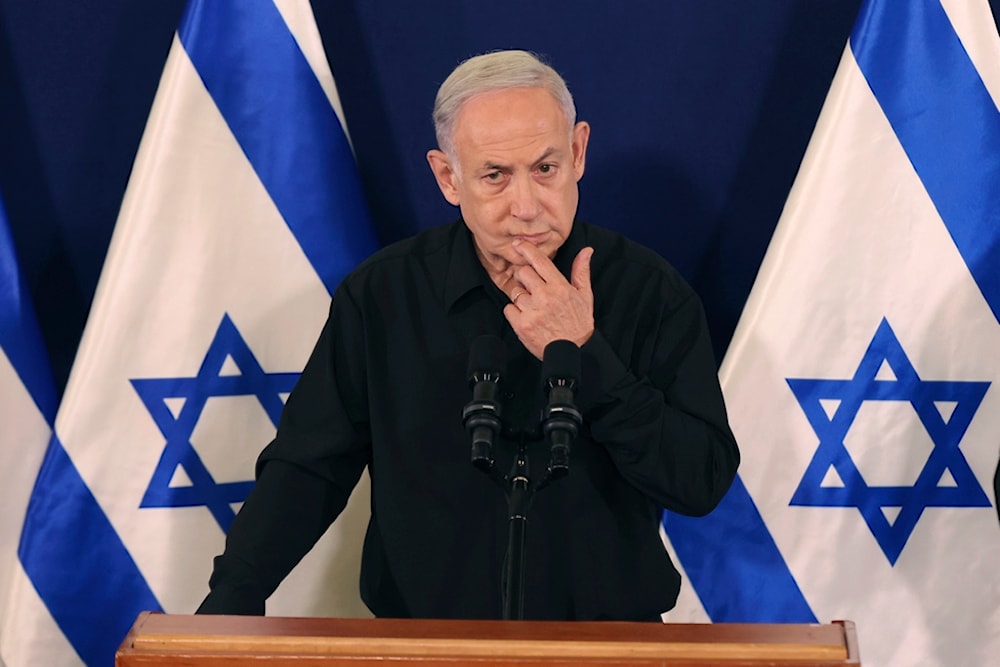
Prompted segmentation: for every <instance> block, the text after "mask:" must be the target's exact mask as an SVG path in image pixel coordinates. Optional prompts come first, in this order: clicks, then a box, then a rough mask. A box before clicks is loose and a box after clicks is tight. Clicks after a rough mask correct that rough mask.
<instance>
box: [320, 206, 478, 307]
mask: <svg viewBox="0 0 1000 667" xmlns="http://www.w3.org/2000/svg"><path fill="white" fill-rule="evenodd" d="M460 225H461V222H453V223H449V224H445V225H439V226H437V227H430V228H428V229H425V230H423V231H421V232H418V233H417V234H415V235H414V236H411V237H409V238H406V239H403V240H400V241H396V242H395V243H391V244H389V245H387V246H385V247H383V248H382V249H380V250H378V251H376V252H375V253H373V254H372V255H370V256H369V257H368V258H367V259H366V260H364V261H363V262H361V263H360V264H359V265H358V266H357V267H356V268H355V269H354V270H353V271H351V273H349V274H348V275H347V277H345V278H344V280H343V282H342V283H341V287H340V289H348V290H351V291H353V290H355V289H359V288H362V287H363V286H364V285H365V284H367V283H370V282H371V281H379V282H381V281H384V280H387V279H388V280H391V279H405V278H406V277H407V276H408V275H409V274H411V273H412V271H413V270H419V269H420V268H422V267H423V268H428V267H429V268H431V269H435V268H440V267H442V266H446V265H447V261H446V258H447V257H448V255H449V253H450V252H451V247H452V243H453V241H454V237H455V234H456V233H458V231H459V230H460Z"/></svg>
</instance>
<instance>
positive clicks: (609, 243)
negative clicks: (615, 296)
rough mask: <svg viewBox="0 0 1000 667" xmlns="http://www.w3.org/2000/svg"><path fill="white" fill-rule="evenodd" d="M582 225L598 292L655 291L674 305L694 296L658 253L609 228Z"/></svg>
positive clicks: (677, 273) (681, 277)
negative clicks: (590, 252)
mask: <svg viewBox="0 0 1000 667" xmlns="http://www.w3.org/2000/svg"><path fill="white" fill-rule="evenodd" d="M579 224H582V231H583V232H584V234H583V240H584V243H585V244H586V245H589V246H591V247H592V248H594V257H593V259H592V260H591V280H592V281H593V284H594V287H595V290H596V289H598V287H600V288H601V289H602V291H609V290H610V291H614V292H615V293H619V294H621V293H627V292H628V291H633V290H635V291H637V292H641V293H645V294H649V292H650V290H651V288H653V291H655V292H657V293H658V294H659V295H660V297H661V298H666V299H667V300H668V301H670V302H674V303H678V302H680V301H685V300H687V299H689V298H691V297H692V296H695V294H694V290H693V289H692V288H691V286H690V284H688V282H687V281H686V280H685V279H684V277H683V276H682V275H681V274H680V272H679V271H677V269H676V268H674V266H673V265H672V264H671V263H670V262H669V261H667V260H666V259H665V258H664V257H663V256H662V255H660V254H659V253H658V252H656V251H655V250H653V249H651V248H648V247H646V246H644V245H642V244H640V243H637V242H636V241H633V240H632V239H629V238H628V237H626V236H625V235H623V234H621V233H619V232H616V231H614V230H611V229H608V228H606V227H599V226H597V225H593V224H588V223H579Z"/></svg>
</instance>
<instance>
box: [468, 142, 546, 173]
mask: <svg viewBox="0 0 1000 667" xmlns="http://www.w3.org/2000/svg"><path fill="white" fill-rule="evenodd" d="M561 153H562V151H560V149H558V148H556V147H555V146H552V147H549V148H547V149H545V152H543V153H542V154H541V155H540V156H538V158H536V159H535V161H534V162H532V163H531V166H532V168H534V167H537V166H538V165H540V164H542V163H543V162H545V161H546V160H549V159H551V158H552V157H553V156H558V155H560V154H561ZM479 169H480V170H481V171H510V169H511V167H510V165H509V164H503V163H500V162H492V161H487V162H484V163H483V164H482V166H480V167H479Z"/></svg>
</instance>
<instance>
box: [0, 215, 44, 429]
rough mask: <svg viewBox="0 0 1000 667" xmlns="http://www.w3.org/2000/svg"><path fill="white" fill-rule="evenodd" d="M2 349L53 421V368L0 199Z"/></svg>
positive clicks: (0, 317)
mask: <svg viewBox="0 0 1000 667" xmlns="http://www.w3.org/2000/svg"><path fill="white" fill-rule="evenodd" d="M0 349H2V350H3V352H4V354H5V355H7V359H8V360H9V361H10V363H11V365H12V366H13V367H14V371H15V372H17V375H18V377H19V378H20V379H21V382H22V383H23V384H24V386H25V388H26V389H27V390H28V393H29V394H30V395H31V398H32V399H33V400H34V401H35V404H36V405H37V406H38V410H39V412H41V414H42V416H44V417H45V420H46V421H47V422H48V423H49V424H50V425H51V424H52V423H53V422H54V421H55V418H56V406H57V400H56V392H55V388H54V387H53V385H52V370H51V369H50V368H49V363H48V357H47V356H46V353H45V351H44V348H43V346H42V333H41V331H40V330H39V329H38V322H37V321H36V320H35V315H34V309H33V308H32V306H31V299H30V297H29V295H28V291H27V289H26V288H25V286H24V281H23V280H22V279H21V272H20V270H19V268H18V264H17V257H16V256H15V254H14V238H13V237H12V236H11V233H10V227H9V226H8V224H7V216H6V213H5V212H4V208H3V202H0Z"/></svg>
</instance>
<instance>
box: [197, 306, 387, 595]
mask: <svg viewBox="0 0 1000 667" xmlns="http://www.w3.org/2000/svg"><path fill="white" fill-rule="evenodd" d="M361 329H362V327H361V325H360V317H359V315H358V311H357V309H356V308H355V307H354V306H353V303H352V302H351V299H350V298H349V296H347V294H346V291H343V292H341V293H338V296H337V298H335V299H334V305H333V306H332V307H331V311H330V316H329V318H328V320H327V323H326V325H325V327H324V329H323V332H322V334H321V335H320V337H319V340H318V342H317V344H316V346H315V348H314V350H313V353H312V356H311V357H310V359H309V362H308V363H307V365H306V368H305V369H304V370H303V373H302V376H301V377H300V379H299V381H298V383H297V384H296V386H295V389H294V390H293V391H292V394H291V395H290V396H289V399H288V403H287V405H286V407H285V410H284V412H283V413H282V417H281V423H280V424H279V427H278V433H277V436H276V437H275V439H274V440H273V441H272V442H271V444H270V445H268V446H267V448H265V449H264V451H263V452H262V453H261V455H260V457H259V458H258V462H257V481H256V483H255V485H254V488H253V490H252V491H251V492H250V495H249V497H248V498H247V500H246V502H245V503H244V505H243V507H242V508H241V509H240V512H239V513H238V514H237V516H236V518H235V520H234V521H233V523H232V525H231V526H230V528H229V531H228V532H227V534H226V548H225V551H224V552H223V554H222V555H220V556H218V557H217V558H216V559H215V563H214V570H213V573H212V576H211V579H210V580H209V587H210V589H211V592H210V593H209V595H208V597H207V598H206V599H205V600H204V602H203V603H202V605H201V606H200V607H199V609H198V613H215V614H263V613H264V601H265V600H266V599H267V598H268V597H269V596H270V595H271V594H272V593H273V592H274V590H275V589H276V588H277V587H278V585H279V584H280V583H281V581H282V580H283V579H284V578H285V577H286V576H287V575H288V573H289V572H291V570H292V568H294V567H295V565H296V564H298V562H299V561H300V560H301V559H302V557H303V556H305V554H306V553H307V552H308V551H309V550H310V549H311V548H312V547H313V545H315V543H316V542H317V540H319V538H320V537H322V535H323V533H324V532H325V531H326V529H327V528H328V527H329V526H330V524H331V523H332V522H333V521H334V519H336V518H337V516H338V515H339V514H340V512H341V511H342V510H343V508H344V506H345V505H346V503H347V499H348V498H349V496H350V494H351V491H352V489H353V488H354V486H355V485H356V484H357V481H358V479H359V478H360V475H361V472H362V471H363V469H364V467H365V465H366V464H367V463H368V461H369V459H370V445H369V438H368V429H367V425H366V412H365V410H366V407H365V402H364V397H365V390H364V382H363V378H364V372H363V369H362V366H361V364H362V361H361V360H362V359H363V343H362V342H361V340H360V338H361Z"/></svg>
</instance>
